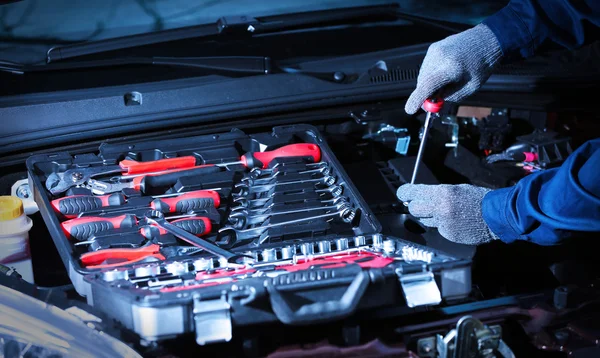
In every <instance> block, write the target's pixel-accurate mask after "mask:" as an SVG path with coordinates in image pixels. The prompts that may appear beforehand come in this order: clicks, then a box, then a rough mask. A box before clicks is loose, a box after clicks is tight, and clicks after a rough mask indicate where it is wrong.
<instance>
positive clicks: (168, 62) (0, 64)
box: [0, 56, 271, 75]
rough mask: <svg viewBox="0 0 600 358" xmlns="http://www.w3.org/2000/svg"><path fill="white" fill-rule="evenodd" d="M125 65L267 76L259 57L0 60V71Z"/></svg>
mask: <svg viewBox="0 0 600 358" xmlns="http://www.w3.org/2000/svg"><path fill="white" fill-rule="evenodd" d="M128 65H155V66H173V67H188V68H198V69H204V70H208V71H211V72H212V73H227V74H239V75H253V74H256V75H260V74H269V73H271V59H270V58H269V57H262V56H220V57H218V56H217V57H123V58H114V59H106V60H95V61H76V62H64V63H49V64H47V65H24V64H18V63H14V62H9V61H0V71H4V72H11V73H16V74H25V73H33V72H48V71H63V70H74V69H89V68H97V67H113V66H128Z"/></svg>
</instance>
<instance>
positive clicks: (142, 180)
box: [131, 164, 221, 193]
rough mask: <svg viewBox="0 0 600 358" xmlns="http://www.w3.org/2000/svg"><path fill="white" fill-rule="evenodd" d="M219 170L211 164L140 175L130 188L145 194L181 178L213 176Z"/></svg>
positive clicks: (172, 183)
mask: <svg viewBox="0 0 600 358" xmlns="http://www.w3.org/2000/svg"><path fill="white" fill-rule="evenodd" d="M220 171H221V168H219V167H217V166H215V165H213V164H205V165H199V166H196V167H191V168H183V169H173V170H167V171H163V172H160V173H155V174H147V175H140V176H137V177H134V178H133V179H132V186H131V187H132V188H133V189H135V190H140V191H141V192H142V193H147V192H148V191H150V189H160V188H165V187H170V186H172V185H174V184H175V183H177V180H179V179H180V178H182V177H187V176H200V175H208V174H214V173H218V172H220Z"/></svg>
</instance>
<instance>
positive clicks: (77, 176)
mask: <svg viewBox="0 0 600 358" xmlns="http://www.w3.org/2000/svg"><path fill="white" fill-rule="evenodd" d="M115 172H117V173H119V172H121V167H119V166H108V167H90V168H76V169H69V170H67V171H65V172H62V173H52V174H50V175H48V179H46V189H48V191H49V192H50V193H52V195H57V194H60V193H64V192H65V191H67V190H69V189H70V188H72V187H74V186H81V185H83V184H85V182H87V181H89V180H90V178H92V177H94V176H97V175H103V174H110V173H115Z"/></svg>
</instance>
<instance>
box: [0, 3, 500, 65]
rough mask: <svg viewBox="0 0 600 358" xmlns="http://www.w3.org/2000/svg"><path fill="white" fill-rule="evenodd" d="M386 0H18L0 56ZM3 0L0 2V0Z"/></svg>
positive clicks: (7, 16) (477, 9) (420, 10)
mask: <svg viewBox="0 0 600 358" xmlns="http://www.w3.org/2000/svg"><path fill="white" fill-rule="evenodd" d="M389 3H393V1H390V0H277V1H274V0H254V1H247V0H246V1H241V0H237V1H236V0H196V1H189V0H86V1H72V0H53V1H42V0H23V1H16V2H12V3H10V2H8V3H7V4H6V3H5V4H3V5H0V46H1V47H0V51H1V52H2V56H0V57H1V58H2V59H10V60H11V61H15V62H21V63H32V62H36V61H39V60H40V54H43V56H44V57H42V59H43V58H45V54H46V51H47V50H48V49H49V48H50V47H52V46H55V45H64V44H68V43H74V42H82V41H97V40H101V39H107V38H115V37H121V36H127V35H133V34H139V33H148V32H154V31H160V30H167V29H173V28H179V27H186V26H193V25H198V24H205V23H214V22H215V21H216V20H217V19H218V18H220V17H223V16H235V15H250V16H268V15H278V14H284V13H295V12H303V11H313V10H326V9H335V8H339V7H351V6H366V5H378V4H389ZM396 3H398V4H399V5H400V8H401V10H402V11H404V12H406V13H410V14H414V15H419V16H425V17H430V18H437V19H441V20H446V21H453V22H461V23H466V24H476V23H478V22H480V21H481V20H482V19H484V18H485V17H487V16H489V15H491V14H492V13H494V12H495V11H497V10H499V9H500V8H501V7H502V6H504V5H505V4H506V3H507V0H483V1H473V0H441V1H437V2H436V1H431V0H430V1H423V0H400V1H396ZM0 4H2V2H0Z"/></svg>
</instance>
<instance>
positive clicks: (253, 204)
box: [232, 185, 344, 210]
mask: <svg viewBox="0 0 600 358" xmlns="http://www.w3.org/2000/svg"><path fill="white" fill-rule="evenodd" d="M343 192H344V189H343V187H342V186H341V185H332V186H330V187H329V188H324V189H294V190H290V191H286V192H283V193H277V197H285V196H286V195H294V196H295V195H302V194H308V193H316V194H317V195H318V196H324V195H326V194H330V195H331V196H332V197H333V198H337V197H339V196H341V195H342V193H343ZM274 198H275V196H274V195H273V194H272V193H271V194H270V195H267V196H266V197H264V198H256V199H248V198H245V197H242V196H240V197H237V198H234V199H233V202H234V203H236V204H238V205H239V206H236V208H237V207H242V208H250V209H257V208H265V207H270V206H271V205H273V204H274V203H273V202H274ZM234 209H235V208H234ZM232 210H233V209H232Z"/></svg>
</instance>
